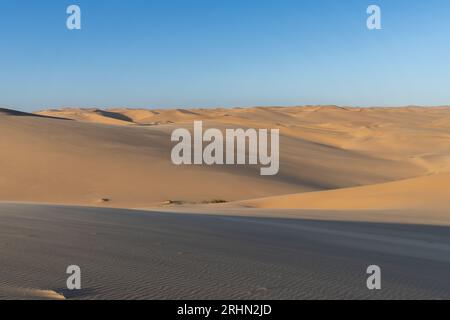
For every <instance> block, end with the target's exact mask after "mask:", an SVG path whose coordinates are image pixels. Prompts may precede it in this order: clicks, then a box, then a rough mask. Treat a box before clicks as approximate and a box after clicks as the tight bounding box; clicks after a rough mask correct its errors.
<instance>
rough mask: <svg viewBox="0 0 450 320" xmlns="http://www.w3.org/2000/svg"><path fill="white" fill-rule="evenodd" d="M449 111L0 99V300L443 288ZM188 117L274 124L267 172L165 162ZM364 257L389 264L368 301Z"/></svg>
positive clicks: (356, 293) (337, 294) (447, 264)
mask: <svg viewBox="0 0 450 320" xmlns="http://www.w3.org/2000/svg"><path fill="white" fill-rule="evenodd" d="M449 119H450V108H449V107H433V108H421V107H404V108H345V107H337V106H305V107H287V108H281V107H264V108H263V107H255V108H235V109H189V110H188V109H176V110H144V109H126V108H114V109H107V110H100V109H95V108H93V109H78V108H64V109H57V110H56V109H55V110H45V111H40V112H37V113H35V114H30V113H22V112H18V111H13V110H9V109H0V150H1V156H0V202H3V204H0V229H1V232H0V240H1V241H0V246H2V252H4V253H5V254H4V257H5V258H4V259H2V261H1V263H0V265H1V267H2V268H1V270H2V273H3V274H2V276H0V279H1V280H0V298H8V297H10V298H11V297H13V298H14V297H19V298H36V299H43V298H51V299H62V298H81V299H84V298H93V299H95V298H113V299H115V298H118V299H121V298H130V299H132V298H144V299H145V298H193V299H197V298H250V299H252V298H268V299H271V298H274V299H277V298H287V299H297V298H312V299H314V298H350V299H351V298H356V299H358V298H419V297H420V298H448V297H449V296H450V284H449V283H448V282H446V281H439V279H442V278H445V276H446V275H448V270H450V250H449V248H450V240H449V238H448V234H450V232H449V231H450V229H449V227H450V200H449V199H450V120H449ZM194 120H203V122H204V126H205V127H214V128H219V129H222V130H223V129H225V128H268V129H269V128H279V129H280V134H281V137H280V172H279V174H278V175H276V176H260V175H259V167H258V166H175V165H173V164H172V163H171V160H170V151H171V147H172V146H173V144H172V143H171V142H170V134H171V132H172V130H174V129H175V128H179V127H184V128H188V129H190V128H192V123H193V121H194ZM58 205H64V206H58ZM131 209H132V210H131ZM64 237H67V239H66V240H64ZM130 248H131V249H130ZM33 252H34V253H33ZM25 253H26V254H25ZM94 256H95V257H96V260H95V261H93V260H94V259H93V257H94ZM72 260H74V261H73V262H69V261H72ZM75 260H76V261H75ZM374 260H375V261H374ZM370 261H374V262H370ZM375 262H379V263H380V264H384V265H385V266H387V268H388V270H389V271H388V274H389V276H388V279H387V280H386V281H387V282H386V287H387V288H388V289H386V290H384V291H383V292H382V293H381V294H380V295H377V294H375V295H374V294H373V293H370V292H367V289H366V288H365V286H364V285H365V280H364V278H365V270H363V269H364V268H365V267H364V266H367V265H368V264H371V263H375ZM72 263H75V264H76V263H79V264H83V265H84V266H85V267H86V268H87V270H88V271H87V274H88V279H87V286H86V289H85V290H84V291H82V292H79V293H78V296H77V295H74V293H73V292H72V293H71V292H68V291H67V290H65V289H64V288H63V287H64V284H65V280H64V279H65V276H66V275H65V273H64V270H65V269H64V268H65V267H63V266H64V265H66V264H72ZM417 265H420V268H417V267H416V266H417ZM66 266H67V265H66ZM331 266H336V270H334V269H333V270H332V269H330V268H331ZM61 268H62V270H63V272H62V274H61ZM101 270H103V274H102V273H101V272H102V271H101ZM255 270H256V271H255ZM255 272H256V273H255ZM33 274H34V275H33ZM430 274H432V276H430ZM37 275H39V276H37ZM447 278H449V277H448V276H447ZM333 279H334V280H333ZM336 279H338V280H336ZM361 281H362V282H361ZM105 283H106V284H105ZM277 283H278V284H277ZM361 283H362V284H363V285H361Z"/></svg>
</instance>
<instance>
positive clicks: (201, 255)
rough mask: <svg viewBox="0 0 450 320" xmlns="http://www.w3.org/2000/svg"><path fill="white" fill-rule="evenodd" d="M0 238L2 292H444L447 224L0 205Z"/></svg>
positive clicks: (169, 295) (447, 289) (239, 295)
mask: <svg viewBox="0 0 450 320" xmlns="http://www.w3.org/2000/svg"><path fill="white" fill-rule="evenodd" d="M0 238H1V241H0V250H1V252H2V260H1V262H0V264H1V268H0V299H449V298H450V277H448V270H449V268H448V267H449V265H450V232H449V228H448V227H439V226H421V225H395V224H378V223H375V224H374V223H356V222H336V221H314V220H302V219H280V218H250V217H231V216H218V215H214V216H212V215H206V214H203V215H198V214H176V213H167V212H163V213H162V212H147V211H137V210H126V209H111V208H86V207H74V206H70V207H67V206H45V205H23V204H9V205H7V204H3V205H0ZM73 264H76V265H78V266H80V268H81V270H82V273H81V276H82V278H81V280H82V289H81V290H75V291H70V290H67V288H66V287H65V283H66V278H67V275H66V273H65V270H66V268H67V266H68V265H73ZM370 264H378V265H379V266H381V268H382V270H383V278H382V290H381V291H370V290H367V287H366V278H367V275H366V268H367V266H368V265H370Z"/></svg>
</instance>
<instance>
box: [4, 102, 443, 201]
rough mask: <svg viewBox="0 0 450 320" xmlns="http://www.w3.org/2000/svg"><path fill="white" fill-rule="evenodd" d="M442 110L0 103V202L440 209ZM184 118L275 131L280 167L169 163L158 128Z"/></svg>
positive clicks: (165, 133)
mask: <svg viewBox="0 0 450 320" xmlns="http://www.w3.org/2000/svg"><path fill="white" fill-rule="evenodd" d="M67 119H69V120H72V121H67ZM448 119H450V108H448V107H434V108H420V107H404V108H344V107H337V106H305V107H255V108H235V109H189V110H185V109H170V110H147V109H126V108H114V109H107V110H101V109H95V108H93V109H79V108H63V109H57V110H45V111H40V112H37V113H36V114H27V113H22V112H17V111H12V110H7V109H1V110H0V124H1V125H0V150H2V156H1V157H0V201H20V202H22V201H23V202H46V203H56V204H58V203H59V204H81V205H89V206H110V207H127V208H136V207H151V206H158V205H162V204H164V203H166V204H167V203H172V204H174V203H178V204H180V203H181V204H182V203H187V204H196V203H211V202H212V203H214V202H224V201H227V202H232V203H231V205H232V206H237V207H254V208H279V209H283V208H289V209H295V208H297V209H302V208H304V209H338V210H341V209H342V210H344V209H345V210H347V209H399V208H418V207H420V208H430V205H431V207H433V208H437V209H439V210H447V208H449V207H450V206H449V204H450V203H449V200H447V199H449V198H450V194H449V193H450V192H449V191H448V190H450V188H449V187H450V182H449V181H450V179H448V178H449V176H448V175H447V174H446V172H450V121H449V120H448ZM194 120H203V122H204V125H205V127H215V128H220V129H225V128H279V129H280V134H281V137H280V173H279V174H278V175H277V176H274V177H261V176H259V175H258V168H257V167H255V166H211V167H208V166H187V167H183V166H180V167H178V166H175V165H173V164H172V163H171V161H170V151H171V147H172V143H171V142H170V134H171V132H172V130H174V129H175V128H179V127H185V128H192V123H193V121H194ZM252 199H257V200H252ZM258 199H259V200H258ZM235 201H237V202H235ZM228 205H230V204H228Z"/></svg>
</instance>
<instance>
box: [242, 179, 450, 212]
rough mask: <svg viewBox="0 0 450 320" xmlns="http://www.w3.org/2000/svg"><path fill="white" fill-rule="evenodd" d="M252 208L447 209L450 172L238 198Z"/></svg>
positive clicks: (449, 193)
mask: <svg viewBox="0 0 450 320" xmlns="http://www.w3.org/2000/svg"><path fill="white" fill-rule="evenodd" d="M239 204H241V205H243V206H248V207H254V208H283V209H293V208H296V209H328V210H329V209H333V210H355V209H357V210H361V209H370V210H392V209H422V210H428V211H434V210H439V211H449V215H450V174H449V173H444V174H437V175H431V176H426V177H419V178H414V179H407V180H402V181H394V182H389V183H380V184H376V185H369V186H363V187H355V188H344V189H338V190H330V191H321V192H309V193H303V194H293V195H284V196H279V197H269V198H264V199H257V200H250V201H242V202H240V203H239Z"/></svg>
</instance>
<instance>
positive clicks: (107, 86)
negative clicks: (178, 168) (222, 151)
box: [0, 0, 450, 110]
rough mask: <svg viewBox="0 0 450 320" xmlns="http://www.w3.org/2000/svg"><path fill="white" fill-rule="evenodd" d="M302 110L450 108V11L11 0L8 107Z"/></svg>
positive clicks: (190, 0)
mask: <svg viewBox="0 0 450 320" xmlns="http://www.w3.org/2000/svg"><path fill="white" fill-rule="evenodd" d="M70 4H77V5H79V6H80V7H81V10H82V30H80V31H69V30H67V29H66V18H67V14H66V8H67V6H68V5H70ZM369 4H378V5H379V6H380V7H381V9H382V26H383V30H380V31H369V30H368V29H367V28H366V19H367V14H366V8H367V6H368V5H369ZM299 104H339V105H362V106H367V105H407V104H418V105H444V104H450V2H449V1H448V0H427V1H425V0H421V1H413V0H386V1H384V0H373V1H366V0H340V1H339V0H270V1H269V0H158V1H156V0H129V1H126V0H72V1H66V0H43V1H36V0H0V106H3V107H10V108H16V109H20V110H35V109H40V108H47V107H59V106H81V107H91V106H94V107H113V106H127V107H148V108H156V107H160V108H165V107H215V106H252V105H299Z"/></svg>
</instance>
